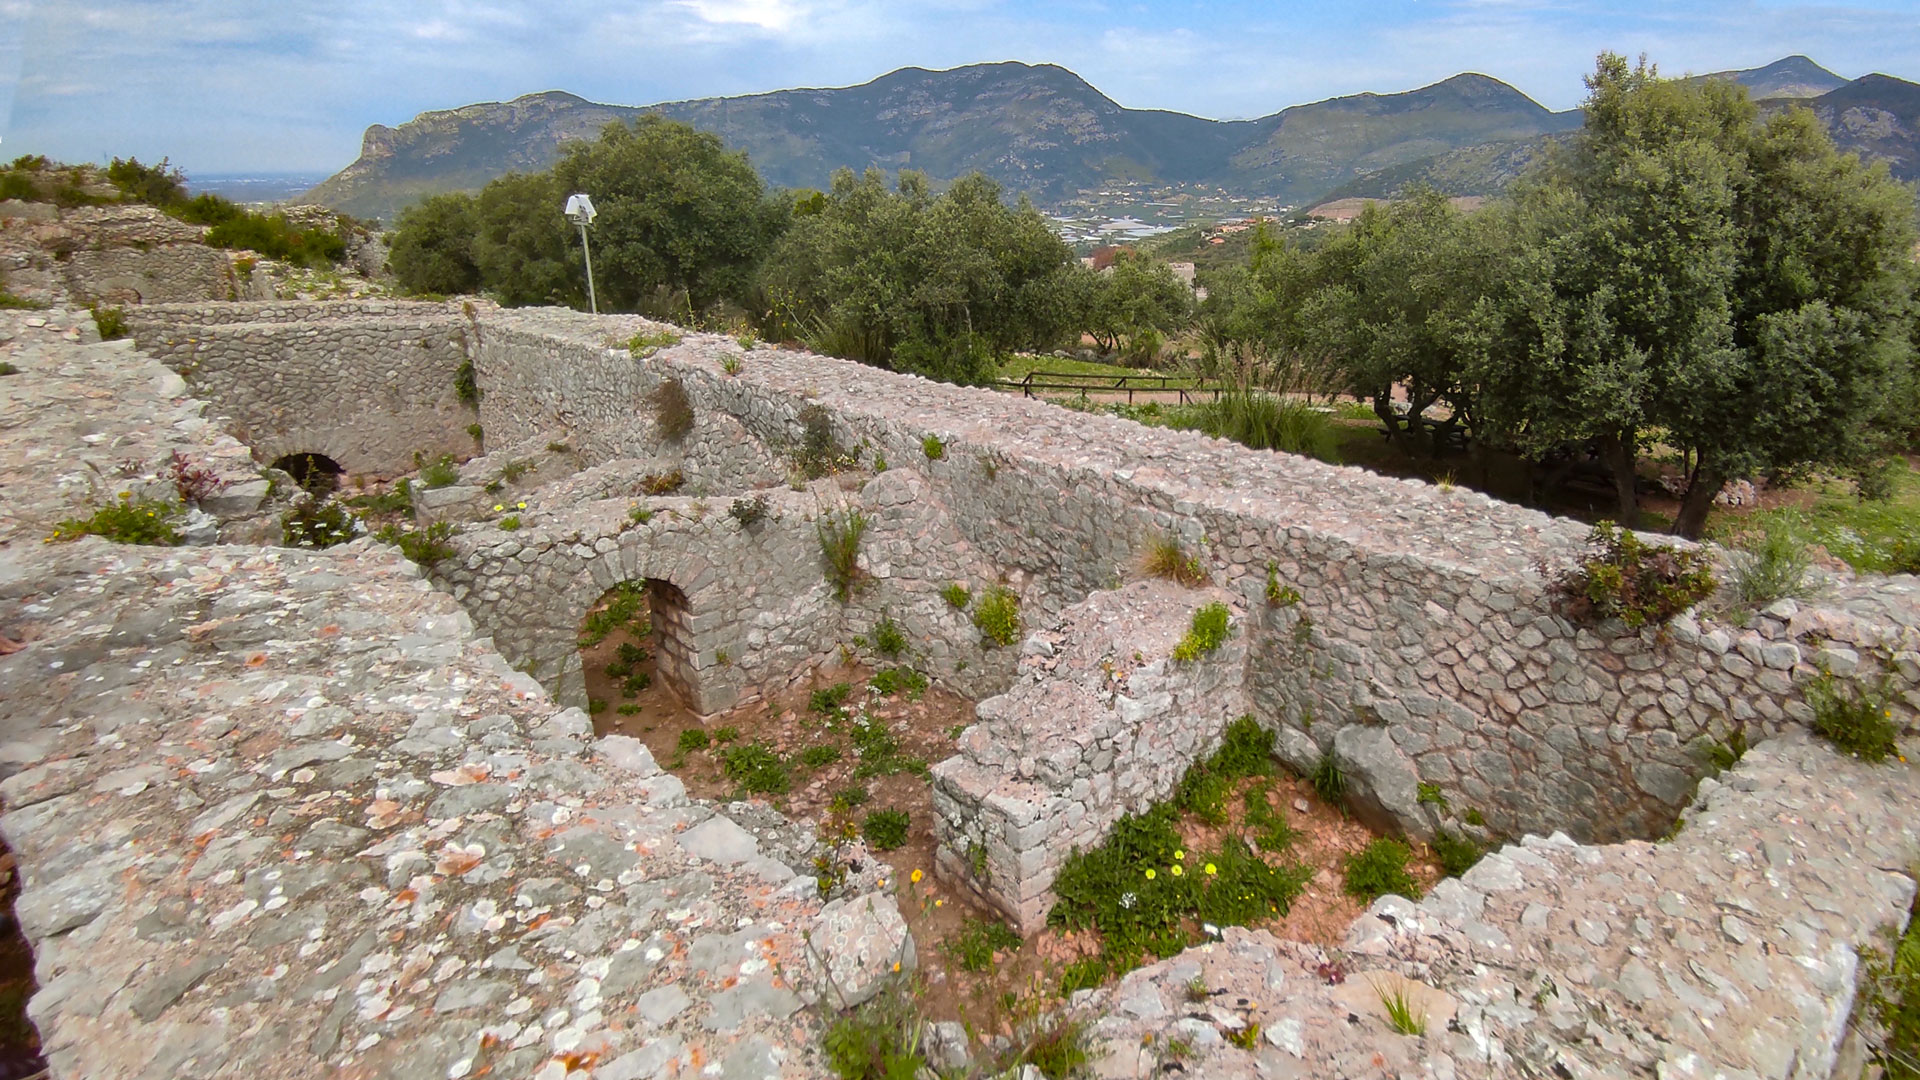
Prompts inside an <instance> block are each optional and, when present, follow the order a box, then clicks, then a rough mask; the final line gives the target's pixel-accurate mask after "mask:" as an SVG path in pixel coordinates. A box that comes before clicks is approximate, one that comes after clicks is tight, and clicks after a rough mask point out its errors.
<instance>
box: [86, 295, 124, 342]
mask: <svg viewBox="0 0 1920 1080" xmlns="http://www.w3.org/2000/svg"><path fill="white" fill-rule="evenodd" d="M92 311H93V326H94V329H96V330H98V331H100V340H101V341H117V340H118V339H120V338H123V337H126V336H127V311H126V309H125V308H117V307H101V306H99V305H97V304H96V305H94V307H93V308H92Z"/></svg>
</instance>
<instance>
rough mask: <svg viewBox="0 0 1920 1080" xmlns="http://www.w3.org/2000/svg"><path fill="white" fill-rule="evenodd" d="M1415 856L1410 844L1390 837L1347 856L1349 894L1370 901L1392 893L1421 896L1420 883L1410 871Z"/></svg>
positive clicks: (1411, 896)
mask: <svg viewBox="0 0 1920 1080" xmlns="http://www.w3.org/2000/svg"><path fill="white" fill-rule="evenodd" d="M1411 858H1413V852H1412V850H1411V849H1409V848H1408V847H1407V845H1405V844H1403V843H1401V842H1400V841H1398V840H1391V839H1388V838H1386V837H1381V838H1380V839H1378V840H1375V841H1374V842H1373V843H1371V844H1368V845H1367V846H1366V848H1365V849H1364V850H1362V851H1360V852H1358V853H1356V854H1353V855H1349V856H1347V883H1346V891H1347V895H1348V896H1357V897H1360V898H1361V899H1363V900H1366V901H1367V902H1369V903H1371V902H1373V901H1374V900H1377V899H1379V898H1380V897H1382V896H1385V895H1387V894H1389V893H1392V894H1393V895H1395V896H1404V897H1406V898H1407V899H1409V900H1418V899H1420V883H1419V882H1417V881H1415V880H1413V875H1412V874H1410V873H1408V872H1407V860H1408V859H1411Z"/></svg>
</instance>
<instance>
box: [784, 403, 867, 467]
mask: <svg viewBox="0 0 1920 1080" xmlns="http://www.w3.org/2000/svg"><path fill="white" fill-rule="evenodd" d="M800 431H801V436H800V445H799V447H798V448H796V449H795V451H794V464H795V465H796V466H798V467H799V469H800V472H801V474H802V475H804V476H805V477H806V478H807V479H809V480H818V479H820V478H821V477H823V476H827V475H829V474H831V473H834V472H838V471H839V470H841V469H843V468H846V467H848V466H850V465H852V464H853V454H852V453H851V452H849V451H848V450H847V448H846V447H844V446H841V445H840V443H839V441H838V440H836V439H835V438H834V437H833V414H831V413H829V412H827V410H825V409H823V408H821V407H820V406H818V405H807V406H805V407H803V408H802V409H801V410H800Z"/></svg>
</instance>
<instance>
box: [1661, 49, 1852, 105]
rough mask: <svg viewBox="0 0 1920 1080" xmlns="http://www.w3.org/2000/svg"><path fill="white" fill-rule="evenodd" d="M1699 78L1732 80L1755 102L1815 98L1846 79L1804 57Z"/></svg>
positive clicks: (1842, 83) (1791, 57)
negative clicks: (1741, 86) (1773, 99)
mask: <svg viewBox="0 0 1920 1080" xmlns="http://www.w3.org/2000/svg"><path fill="white" fill-rule="evenodd" d="M1698 77H1699V78H1702V79H1732V80H1733V81H1735V82H1737V83H1740V84H1741V85H1743V86H1745V87H1746V88H1747V92H1748V93H1749V94H1751V95H1752V97H1753V99H1754V100H1755V101H1767V100H1769V99H1772V98H1816V97H1819V96H1820V95H1822V94H1826V93H1831V92H1832V91H1834V90H1838V89H1840V88H1841V87H1843V86H1845V85H1847V80H1845V79H1843V78H1841V77H1840V76H1838V75H1835V74H1834V73H1833V72H1831V71H1828V70H1827V69H1826V68H1823V67H1821V66H1820V65H1819V64H1816V63H1814V62H1813V61H1812V60H1810V59H1808V58H1806V57H1804V56H1787V57H1782V58H1781V59H1779V60H1775V61H1774V62H1773V63H1771V64H1768V65H1767V66H1766V67H1757V68H1748V69H1746V70H1745V71H1716V72H1714V73H1712V74H1710V75H1701V76H1698Z"/></svg>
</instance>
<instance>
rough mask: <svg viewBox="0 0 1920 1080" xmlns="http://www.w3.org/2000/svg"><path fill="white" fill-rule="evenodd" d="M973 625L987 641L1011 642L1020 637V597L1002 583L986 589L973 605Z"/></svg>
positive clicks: (1003, 643)
mask: <svg viewBox="0 0 1920 1080" xmlns="http://www.w3.org/2000/svg"><path fill="white" fill-rule="evenodd" d="M973 625H974V626H975V627H977V628H978V629H979V631H980V633H981V634H982V635H983V636H984V638H985V640H986V641H988V642H992V643H994V644H997V645H1011V644H1013V643H1014V642H1015V641H1018V640H1019V639H1020V598H1019V597H1018V596H1016V595H1014V592H1013V590H1012V589H1009V588H1007V587H1006V586H1004V585H995V586H994V587H992V588H990V589H988V590H987V591H986V592H985V593H983V594H981V596H980V598H979V600H977V601H976V602H975V603H974V605H973Z"/></svg>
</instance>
